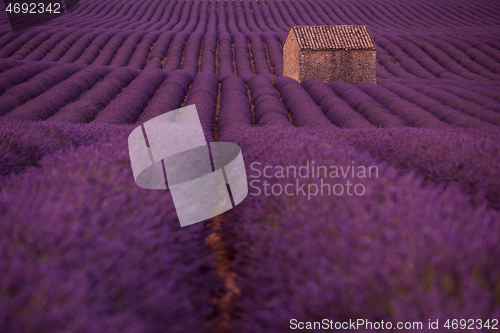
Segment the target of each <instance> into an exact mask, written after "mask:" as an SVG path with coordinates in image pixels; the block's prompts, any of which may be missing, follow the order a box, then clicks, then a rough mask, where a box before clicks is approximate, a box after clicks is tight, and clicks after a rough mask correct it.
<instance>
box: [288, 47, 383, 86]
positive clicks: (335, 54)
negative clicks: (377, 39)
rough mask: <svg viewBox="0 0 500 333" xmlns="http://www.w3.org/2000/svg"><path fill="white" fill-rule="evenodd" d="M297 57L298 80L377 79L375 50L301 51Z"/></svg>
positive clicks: (357, 80) (353, 82) (354, 82)
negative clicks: (311, 78)
mask: <svg viewBox="0 0 500 333" xmlns="http://www.w3.org/2000/svg"><path fill="white" fill-rule="evenodd" d="M299 58H300V75H299V79H298V80H297V79H296V78H295V77H294V79H296V80H297V81H299V82H301V81H302V80H304V79H306V78H310V77H314V78H317V79H319V80H321V81H323V82H330V81H344V82H347V83H350V84H357V83H359V82H361V81H370V82H373V83H376V80H377V79H376V68H375V61H376V52H375V51H356V50H355V51H345V50H337V51H301V52H300V56H299ZM285 75H286V74H285Z"/></svg>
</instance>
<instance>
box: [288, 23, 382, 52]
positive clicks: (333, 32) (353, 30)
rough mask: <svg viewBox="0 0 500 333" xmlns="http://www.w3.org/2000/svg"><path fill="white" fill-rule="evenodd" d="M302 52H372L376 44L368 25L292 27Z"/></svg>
mask: <svg viewBox="0 0 500 333" xmlns="http://www.w3.org/2000/svg"><path fill="white" fill-rule="evenodd" d="M290 30H292V31H293V32H294V34H295V37H296V39H297V43H298V45H299V48H300V49H301V50H311V51H333V50H372V51H375V42H374V41H373V37H372V36H371V34H370V32H369V31H368V27H367V26H366V25H313V26H292V27H290Z"/></svg>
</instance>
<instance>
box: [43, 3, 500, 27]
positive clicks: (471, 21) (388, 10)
mask: <svg viewBox="0 0 500 333" xmlns="http://www.w3.org/2000/svg"><path fill="white" fill-rule="evenodd" d="M201 3H202V1H193V0H188V1H172V0H147V1H141V2H137V1H110V2H94V1H90V0H86V1H85V0H81V1H80V4H79V6H78V7H77V8H76V9H75V10H74V11H73V13H72V14H71V15H70V16H66V17H63V18H60V19H58V20H57V22H53V23H49V24H48V26H57V27H65V28H71V27H76V28H113V29H128V30H145V31H169V30H172V29H176V28H179V27H181V26H183V25H186V23H187V22H188V21H190V20H191V19H193V18H194V19H195V20H196V17H197V16H198V14H199V13H198V10H199V9H200V5H201V6H202V7H203V4H201ZM223 3H225V4H226V10H227V9H229V11H228V14H231V15H235V16H236V17H237V19H238V22H239V27H240V31H241V32H245V30H248V29H249V30H250V31H252V32H256V33H263V32H269V33H283V32H287V31H288V29H289V27H290V26H293V25H325V24H335V25H343V24H366V25H368V26H369V27H370V28H372V29H377V30H380V31H386V32H392V31H394V29H398V30H400V31H407V32H410V31H411V32H413V31H419V32H436V31H437V32H446V31H449V30H450V29H451V28H453V29H454V30H461V29H467V30H470V29H471V26H472V27H475V29H477V31H478V32H480V31H484V30H488V29H491V30H494V28H495V26H497V25H498V23H496V22H495V17H496V15H498V13H499V12H500V8H499V7H498V5H497V4H496V3H495V2H494V1H482V2H480V3H474V4H471V3H470V2H467V1H456V2H454V4H453V5H449V6H446V8H445V7H443V6H439V5H436V4H432V3H425V4H420V5H419V6H418V7H414V6H411V5H410V4H407V3H400V2H395V3H391V4H390V5H389V4H388V3H387V2H382V1H380V2H377V3H366V2H364V1H335V2H332V1H324V0H315V1H305V0H298V1H263V0H250V1H249V0H242V1H239V0H237V1H223ZM464 8H466V9H467V10H464Z"/></svg>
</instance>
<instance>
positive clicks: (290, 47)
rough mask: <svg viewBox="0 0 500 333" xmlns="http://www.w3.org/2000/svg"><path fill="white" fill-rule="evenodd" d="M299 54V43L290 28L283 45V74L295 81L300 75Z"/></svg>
mask: <svg viewBox="0 0 500 333" xmlns="http://www.w3.org/2000/svg"><path fill="white" fill-rule="evenodd" d="M299 55H300V49H299V44H298V43H297V39H296V38H295V34H294V33H293V31H292V30H290V32H289V33H288V37H287V38H286V42H285V45H283V75H284V76H289V77H291V78H293V79H295V80H296V81H299V77H300V67H299V65H300V62H299V61H300V60H299Z"/></svg>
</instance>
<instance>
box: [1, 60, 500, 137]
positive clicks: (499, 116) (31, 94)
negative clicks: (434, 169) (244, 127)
mask: <svg viewBox="0 0 500 333" xmlns="http://www.w3.org/2000/svg"><path fill="white" fill-rule="evenodd" d="M242 55H243V54H242ZM227 62H229V60H228V61H227ZM246 71H247V75H246V81H247V82H246V84H245V80H243V79H242V78H241V77H240V76H236V75H234V74H231V73H230V72H227V73H226V74H225V78H224V79H222V80H218V79H217V77H216V76H215V75H214V74H213V73H212V72H211V71H210V70H207V71H202V72H201V73H200V74H198V75H196V76H193V75H192V73H190V72H189V71H184V70H177V71H173V72H172V73H171V74H170V75H168V74H167V72H165V71H162V70H157V69H148V70H144V71H141V70H138V69H132V68H124V67H122V68H118V69H115V70H112V69H111V68H110V67H104V66H85V65H79V64H67V65H54V64H51V63H40V64H38V63H36V64H35V63H29V64H24V65H19V66H16V67H14V68H12V69H10V70H7V71H5V72H4V73H2V74H0V82H1V85H0V92H1V93H2V94H1V95H0V116H2V118H1V119H2V120H4V121H5V120H30V121H32V120H45V119H50V120H55V121H70V122H74V123H87V122H91V121H94V122H105V123H119V124H131V123H134V122H143V121H146V120H148V119H151V118H153V117H154V116H155V115H159V114H162V113H164V112H167V111H170V110H174V109H176V108H178V107H180V106H182V105H183V103H184V104H185V103H188V104H190V103H196V104H197V107H198V108H207V112H209V113H210V114H211V117H213V114H214V113H215V110H214V108H215V104H216V99H217V96H218V94H219V87H218V83H222V86H221V89H220V93H221V94H222V95H221V96H222V97H224V96H225V93H226V91H227V90H232V89H235V87H237V86H241V87H244V88H242V94H243V95H242V96H244V97H245V98H246V100H248V99H250V101H251V103H252V104H251V105H250V104H249V103H247V102H244V101H243V100H241V101H240V102H237V101H238V100H233V101H232V102H231V105H233V104H234V103H239V104H238V105H237V107H235V108H236V109H237V110H241V112H242V113H245V114H249V115H251V114H252V113H253V112H255V113H256V115H257V118H255V119H250V120H249V123H251V124H256V125H257V124H265V123H267V122H268V121H270V120H269V119H268V118H266V120H265V121H263V120H262V121H261V115H264V114H268V113H276V114H279V115H286V114H287V112H289V113H290V114H291V118H290V119H291V121H292V123H293V124H294V125H296V126H302V125H307V124H310V125H314V124H316V125H318V126H319V125H321V124H326V123H329V124H334V125H335V126H338V127H341V128H353V127H364V126H378V127H388V126H413V127H442V126H446V125H447V124H451V125H456V126H460V127H473V128H490V127H492V126H493V125H500V107H499V102H500V95H499V94H498V93H497V91H498V88H497V87H498V84H497V83H494V82H483V83H482V84H472V83H467V82H463V83H460V82H456V83H455V84H450V83H440V82H439V81H436V80H431V81H429V80H423V79H420V80H413V81H408V82H398V81H397V80H386V79H379V83H378V85H374V84H371V83H366V82H365V83H361V84H359V85H358V86H357V87H356V86H352V85H348V84H345V83H342V82H331V83H330V84H328V85H327V84H325V83H322V82H320V81H319V80H316V79H309V80H305V81H304V82H302V84H299V83H297V82H295V81H293V80H292V79H289V78H284V77H281V78H278V79H274V78H273V77H271V76H270V77H267V78H266V76H264V75H253V74H252V73H251V72H250V69H249V68H246ZM269 79H271V80H269ZM228 80H230V81H231V82H233V81H237V82H240V83H238V84H237V85H234V86H232V85H229V84H226V83H225V82H227V81H228ZM271 82H274V84H273V83H271ZM191 85H192V87H191V89H190V86H191ZM247 88H248V92H247ZM248 93H250V96H249V95H248ZM207 94H208V96H209V97H208V96H207V98H205V97H203V96H205V95H207ZM261 95H262V96H264V95H265V96H266V99H263V100H261V99H260V96H261ZM186 96H187V97H188V99H187V100H186V101H185V97H186ZM263 101H265V102H263ZM222 108H223V109H224V103H222ZM228 108H231V109H232V108H233V107H232V106H231V107H228ZM208 110H209V111H208ZM235 112H236V111H235ZM238 112H240V111H238ZM273 117H274V116H273ZM285 118H286V117H285ZM282 120H283V119H282V118H280V121H279V122H282Z"/></svg>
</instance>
